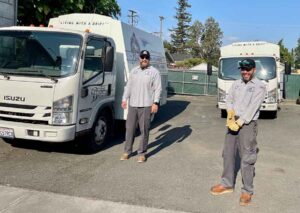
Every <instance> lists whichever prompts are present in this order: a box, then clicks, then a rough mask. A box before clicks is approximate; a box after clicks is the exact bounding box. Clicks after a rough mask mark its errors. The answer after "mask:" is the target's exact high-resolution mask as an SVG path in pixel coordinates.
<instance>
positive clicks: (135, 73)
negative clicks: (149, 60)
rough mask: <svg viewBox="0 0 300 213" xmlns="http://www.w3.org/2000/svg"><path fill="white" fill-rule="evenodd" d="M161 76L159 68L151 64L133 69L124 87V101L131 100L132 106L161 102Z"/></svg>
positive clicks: (146, 105) (147, 105) (144, 105)
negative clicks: (143, 67)
mask: <svg viewBox="0 0 300 213" xmlns="http://www.w3.org/2000/svg"><path fill="white" fill-rule="evenodd" d="M161 90H162V89H161V77H160V73H159V71H158V70H157V69H155V68H154V67H152V66H149V67H147V68H145V69H141V68H140V67H136V68H134V69H132V70H131V72H130V74H129V79H128V81H127V84H126V86H125V88H124V94H123V98H122V101H127V100H129V105H130V106H132V107H149V106H151V105H152V104H153V103H154V102H159V100H160V95H161Z"/></svg>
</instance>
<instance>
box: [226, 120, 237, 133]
mask: <svg viewBox="0 0 300 213" xmlns="http://www.w3.org/2000/svg"><path fill="white" fill-rule="evenodd" d="M228 128H229V129H230V130H231V131H233V132H237V131H239V129H240V126H239V125H238V124H237V122H230V123H229V124H228Z"/></svg>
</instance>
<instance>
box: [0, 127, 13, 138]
mask: <svg viewBox="0 0 300 213" xmlns="http://www.w3.org/2000/svg"><path fill="white" fill-rule="evenodd" d="M14 137H15V134H14V130H13V129H9V128H3V127H0V138H14Z"/></svg>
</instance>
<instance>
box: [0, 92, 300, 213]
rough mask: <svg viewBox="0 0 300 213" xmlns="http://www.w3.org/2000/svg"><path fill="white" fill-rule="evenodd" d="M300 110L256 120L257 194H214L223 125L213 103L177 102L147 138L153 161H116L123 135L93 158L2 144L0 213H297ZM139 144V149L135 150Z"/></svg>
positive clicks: (35, 145)
mask: <svg viewBox="0 0 300 213" xmlns="http://www.w3.org/2000/svg"><path fill="white" fill-rule="evenodd" d="M299 124H300V105H296V104H295V103H294V102H284V103H282V104H281V111H280V112H279V113H278V118H277V119H271V118H268V116H267V115H266V116H265V117H262V118H261V119H259V122H258V125H259V127H258V128H259V132H258V144H259V155H258V161H257V164H256V176H255V180H254V186H255V194H254V196H253V202H252V203H251V205H250V206H248V207H241V206H239V202H238V201H239V196H240V188H241V184H242V183H241V178H240V173H239V174H238V176H237V180H236V187H235V191H234V192H233V193H231V194H226V195H223V196H212V195H211V194H210V193H209V189H210V187H211V186H212V185H214V184H216V183H218V182H219V181H220V175H221V172H222V157H221V153H222V148H223V142H224V134H225V131H226V128H225V119H222V118H220V112H219V110H218V109H217V108H216V97H204V96H172V97H169V101H168V104H167V105H166V106H163V107H161V109H160V111H159V114H158V115H157V116H156V120H155V121H154V124H153V128H152V130H151V133H150V141H149V146H148V147H149V149H148V161H147V162H146V163H142V164H141V163H137V156H133V157H132V158H130V159H129V160H128V161H125V162H122V161H120V160H119V158H120V156H121V154H122V151H123V144H122V143H123V141H124V132H122V131H120V132H119V133H118V134H117V135H116V136H115V137H114V138H113V139H111V141H110V143H109V144H108V145H107V146H106V147H105V148H104V149H103V150H102V151H100V152H98V153H96V154H87V153H83V152H81V150H79V148H78V147H77V146H74V145H73V143H64V144H49V143H43V142H35V141H19V142H17V143H7V142H2V141H1V142H0V185H1V186H0V212H75V213H76V212H176V211H183V212H262V213H269V212H270V213H271V212H272V213H274V212H275V213H276V212H288V213H294V212H295V213H296V212H299V209H300V203H299V200H300V193H299V191H300V170H299V165H300V156H299V150H300V143H299V141H300V140H299V138H300V131H299ZM138 139H139V138H137V141H136V143H135V148H137V145H138Z"/></svg>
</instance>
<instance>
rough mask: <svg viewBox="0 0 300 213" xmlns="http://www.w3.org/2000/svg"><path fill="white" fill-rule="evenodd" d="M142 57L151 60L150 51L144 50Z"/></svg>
mask: <svg viewBox="0 0 300 213" xmlns="http://www.w3.org/2000/svg"><path fill="white" fill-rule="evenodd" d="M142 56H146V58H148V59H150V53H149V51H148V50H142V51H141V52H140V57H142Z"/></svg>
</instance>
